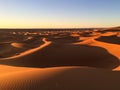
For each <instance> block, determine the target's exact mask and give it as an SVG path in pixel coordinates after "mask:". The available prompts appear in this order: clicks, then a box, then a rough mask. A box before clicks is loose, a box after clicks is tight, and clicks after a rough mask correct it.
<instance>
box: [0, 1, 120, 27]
mask: <svg viewBox="0 0 120 90" xmlns="http://www.w3.org/2000/svg"><path fill="white" fill-rule="evenodd" d="M119 25H120V0H0V28H80V27H111V26H119Z"/></svg>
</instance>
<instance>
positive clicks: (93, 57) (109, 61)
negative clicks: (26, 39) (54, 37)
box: [0, 42, 119, 69]
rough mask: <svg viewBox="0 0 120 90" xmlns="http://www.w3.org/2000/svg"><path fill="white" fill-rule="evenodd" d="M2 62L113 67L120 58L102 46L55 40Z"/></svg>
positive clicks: (22, 65)
mask: <svg viewBox="0 0 120 90" xmlns="http://www.w3.org/2000/svg"><path fill="white" fill-rule="evenodd" d="M0 64H4V65H10V66H18V67H34V68H47V67H60V66H89V67H96V68H105V69H113V68H116V67H117V66H119V60H118V58H116V57H115V56H113V55H111V54H110V53H108V52H107V50H105V49H103V48H100V47H93V46H83V45H72V44H69V43H64V44H63V43H61V44H60V43H57V42H53V43H52V44H51V45H49V46H48V47H46V48H43V49H42V50H39V51H37V52H35V53H32V54H29V55H27V56H24V57H19V58H17V59H11V60H6V61H0Z"/></svg>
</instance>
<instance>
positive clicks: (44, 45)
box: [0, 38, 51, 60]
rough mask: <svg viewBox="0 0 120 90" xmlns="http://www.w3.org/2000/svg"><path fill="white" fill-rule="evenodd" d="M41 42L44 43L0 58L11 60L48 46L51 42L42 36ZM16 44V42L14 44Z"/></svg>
mask: <svg viewBox="0 0 120 90" xmlns="http://www.w3.org/2000/svg"><path fill="white" fill-rule="evenodd" d="M43 42H44V44H43V45H40V46H39V47H37V48H33V49H30V50H27V51H25V52H22V53H19V54H18V55H15V56H12V57H8V58H1V59H0V60H11V59H16V58H19V57H23V56H26V55H29V54H32V53H34V52H36V51H38V50H40V49H42V48H44V47H46V46H48V45H49V44H50V43H51V42H48V41H46V39H45V38H43ZM15 45H16V44H15Z"/></svg>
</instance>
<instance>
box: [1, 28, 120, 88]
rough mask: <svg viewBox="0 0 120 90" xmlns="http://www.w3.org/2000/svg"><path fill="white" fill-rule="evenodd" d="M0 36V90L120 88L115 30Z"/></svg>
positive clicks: (119, 45) (119, 47)
mask: <svg viewBox="0 0 120 90" xmlns="http://www.w3.org/2000/svg"><path fill="white" fill-rule="evenodd" d="M1 31H3V32H0V35H1V37H0V90H116V89H120V86H119V83H120V52H119V51H120V37H119V35H120V29H119V27H116V28H108V29H107V28H105V29H95V30H94V29H93V30H78V29H77V30H33V31H31V30H30V31H29V30H22V31H20V30H8V31H9V33H8V32H7V33H6V32H4V30H1Z"/></svg>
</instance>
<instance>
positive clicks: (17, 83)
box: [0, 67, 120, 90]
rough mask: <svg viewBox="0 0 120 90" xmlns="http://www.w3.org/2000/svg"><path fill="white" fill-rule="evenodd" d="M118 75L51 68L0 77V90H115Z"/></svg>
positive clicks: (118, 80) (117, 73) (116, 73)
mask: <svg viewBox="0 0 120 90" xmlns="http://www.w3.org/2000/svg"><path fill="white" fill-rule="evenodd" d="M119 76H120V73H119V72H112V71H108V70H107V71H106V70H99V69H90V68H77V67H76V68H51V69H45V70H31V71H27V72H21V73H13V74H9V75H5V76H2V77H0V82H1V83H0V90H90V89H91V90H107V89H109V90H117V89H120V87H119V83H120V78H119Z"/></svg>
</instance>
